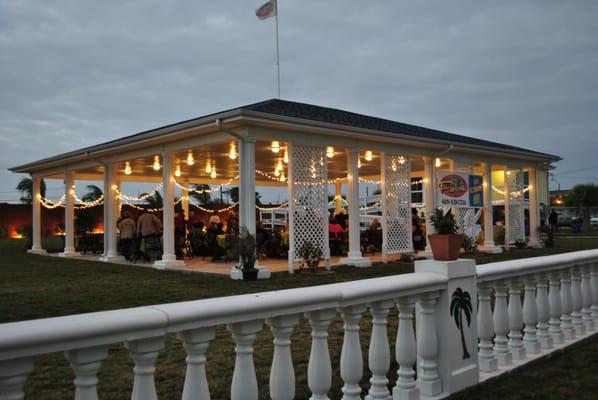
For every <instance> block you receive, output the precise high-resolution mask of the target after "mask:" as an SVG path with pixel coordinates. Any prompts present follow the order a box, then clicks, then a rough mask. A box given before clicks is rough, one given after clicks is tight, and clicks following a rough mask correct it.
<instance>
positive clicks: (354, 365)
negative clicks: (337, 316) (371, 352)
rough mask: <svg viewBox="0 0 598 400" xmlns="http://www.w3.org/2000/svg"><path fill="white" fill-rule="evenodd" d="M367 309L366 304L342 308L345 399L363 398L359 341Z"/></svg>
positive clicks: (342, 371)
mask: <svg viewBox="0 0 598 400" xmlns="http://www.w3.org/2000/svg"><path fill="white" fill-rule="evenodd" d="M365 309H366V306H365V305H357V306H349V307H345V308H343V309H342V314H343V320H344V321H345V324H344V326H343V330H344V332H345V334H344V337H343V347H342V350H341V362H340V369H341V378H342V379H343V382H344V385H343V387H342V389H341V391H342V392H343V400H359V399H361V387H360V386H359V381H361V377H362V375H363V356H362V353H361V343H360V342H359V321H360V320H361V315H362V314H363V312H364V311H365Z"/></svg>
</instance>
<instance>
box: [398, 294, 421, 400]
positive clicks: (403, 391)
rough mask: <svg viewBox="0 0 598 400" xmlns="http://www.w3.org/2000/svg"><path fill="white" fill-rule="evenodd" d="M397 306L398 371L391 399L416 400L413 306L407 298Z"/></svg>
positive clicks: (417, 395) (417, 391)
mask: <svg viewBox="0 0 598 400" xmlns="http://www.w3.org/2000/svg"><path fill="white" fill-rule="evenodd" d="M398 306H399V329H398V331H397V342H396V346H395V353H396V359H397V363H398V364H399V369H398V371H397V382H396V385H395V387H394V388H393V389H392V398H393V400H418V399H419V388H418V387H417V385H416V383H415V379H414V377H415V370H414V369H413V367H414V365H415V363H416V362H417V349H416V344H415V332H414V331H413V309H414V306H413V302H412V301H411V299H409V298H408V297H402V298H400V299H399V301H398Z"/></svg>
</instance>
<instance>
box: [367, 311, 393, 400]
mask: <svg viewBox="0 0 598 400" xmlns="http://www.w3.org/2000/svg"><path fill="white" fill-rule="evenodd" d="M392 306H393V302H392V301H391V300H384V301H377V302H375V303H372V304H371V305H370V312H371V313H372V336H371V338H370V349H369V352H368V363H369V366H370V371H371V372H372V377H371V378H370V390H369V391H368V395H367V396H366V397H365V398H366V399H367V400H370V399H371V400H373V399H388V398H390V392H389V391H388V378H387V377H386V375H387V374H388V370H389V369H390V345H389V343H388V334H387V332H386V323H387V319H386V317H387V316H388V312H389V311H390V307H392Z"/></svg>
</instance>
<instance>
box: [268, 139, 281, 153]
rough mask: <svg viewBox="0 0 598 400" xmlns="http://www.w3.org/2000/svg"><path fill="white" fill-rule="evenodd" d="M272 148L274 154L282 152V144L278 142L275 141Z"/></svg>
mask: <svg viewBox="0 0 598 400" xmlns="http://www.w3.org/2000/svg"><path fill="white" fill-rule="evenodd" d="M270 148H271V149H272V153H278V152H279V151H280V142H279V141H278V140H273V141H272V144H271V145H270Z"/></svg>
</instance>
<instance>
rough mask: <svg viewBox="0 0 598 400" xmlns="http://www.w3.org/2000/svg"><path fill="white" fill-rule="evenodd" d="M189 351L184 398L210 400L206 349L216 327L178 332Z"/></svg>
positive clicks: (186, 349)
mask: <svg viewBox="0 0 598 400" xmlns="http://www.w3.org/2000/svg"><path fill="white" fill-rule="evenodd" d="M177 337H178V338H179V339H180V340H181V341H182V342H183V347H184V348H185V351H186V352H187V358H186V359H185V361H186V362H187V371H186V372H185V386H184V387H183V396H182V400H210V388H209V386H208V379H207V377H206V351H207V349H208V346H209V345H210V340H212V339H214V328H201V329H193V330H190V331H183V332H180V333H178V334H177Z"/></svg>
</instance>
